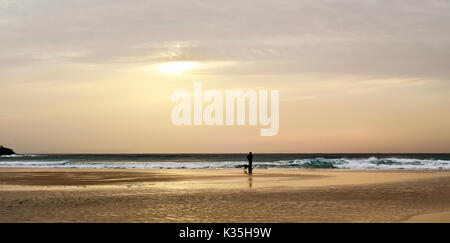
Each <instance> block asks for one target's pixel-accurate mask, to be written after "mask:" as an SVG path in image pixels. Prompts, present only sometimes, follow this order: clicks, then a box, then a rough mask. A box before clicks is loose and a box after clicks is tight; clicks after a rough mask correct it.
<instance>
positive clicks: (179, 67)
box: [156, 62, 199, 74]
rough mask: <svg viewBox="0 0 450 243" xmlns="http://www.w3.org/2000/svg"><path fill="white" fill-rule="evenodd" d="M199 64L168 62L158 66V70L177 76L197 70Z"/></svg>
mask: <svg viewBox="0 0 450 243" xmlns="http://www.w3.org/2000/svg"><path fill="white" fill-rule="evenodd" d="M198 66H199V64H198V63H197V62H166V63H161V64H159V65H157V66H156V67H157V69H158V70H159V71H160V72H161V73H164V74H177V73H184V72H187V71H191V70H193V69H195V68H197V67H198Z"/></svg>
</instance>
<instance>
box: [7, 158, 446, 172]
mask: <svg viewBox="0 0 450 243" xmlns="http://www.w3.org/2000/svg"><path fill="white" fill-rule="evenodd" d="M244 164H247V161H217V162H215V161H203V162H178V161H176V162H155V161H151V162H150V161H147V162H145V161H144V162H142V161H139V162H136V161H120V162H117V161H113V162H105V161H102V162H92V161H73V160H60V161H45V160H25V161H22V160H17V161H1V162H0V167H28V168H91V169H103V168H104V169H115V168H117V169H118V168H123V169H206V168H217V169H220V168H242V166H243V165H244ZM253 166H254V167H255V168H316V169H350V170H448V169H450V160H440V159H405V158H376V157H370V158H366V159H346V158H337V159H328V158H312V159H295V160H278V161H268V162H257V161H256V162H253Z"/></svg>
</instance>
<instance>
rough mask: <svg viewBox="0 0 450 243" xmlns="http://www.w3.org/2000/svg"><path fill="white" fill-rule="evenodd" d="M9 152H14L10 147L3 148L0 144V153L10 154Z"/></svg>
mask: <svg viewBox="0 0 450 243" xmlns="http://www.w3.org/2000/svg"><path fill="white" fill-rule="evenodd" d="M11 154H15V153H14V151H13V150H12V149H9V148H5V147H3V146H1V145H0V155H11Z"/></svg>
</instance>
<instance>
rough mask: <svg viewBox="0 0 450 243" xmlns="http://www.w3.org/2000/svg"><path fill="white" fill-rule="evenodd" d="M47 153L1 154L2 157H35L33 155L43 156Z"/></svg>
mask: <svg viewBox="0 0 450 243" xmlns="http://www.w3.org/2000/svg"><path fill="white" fill-rule="evenodd" d="M41 156H45V155H40V154H39V155H38V154H11V155H1V156H0V158H27V157H30V158H33V157H41Z"/></svg>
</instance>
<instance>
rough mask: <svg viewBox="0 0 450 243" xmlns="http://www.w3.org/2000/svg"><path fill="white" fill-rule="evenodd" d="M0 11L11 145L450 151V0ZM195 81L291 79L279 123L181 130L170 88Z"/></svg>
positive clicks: (51, 6) (0, 107) (222, 83)
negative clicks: (264, 131) (270, 127)
mask: <svg viewBox="0 0 450 243" xmlns="http://www.w3.org/2000/svg"><path fill="white" fill-rule="evenodd" d="M0 13H1V16H2V18H1V19H0V28H1V29H2V33H1V34H0V144H3V145H5V146H9V147H13V148H14V149H15V150H16V151H17V152H19V153H196V152H197V153H215V152H218V153H228V152H229V153H232V152H238V153H241V152H248V151H254V152H257V153H258V152H265V153H269V152H299V153H315V152H324V153H325V152H342V153H345V152H450V149H449V148H450V128H449V125H448V124H450V82H449V78H450V69H449V68H448V67H449V66H450V32H449V31H448V29H450V5H449V3H448V1H439V0H436V1H419V0H417V1H399V0H394V1H356V0H354V1H349V0H347V1H274V0H271V1H269V0H267V1H234V0H233V1H213V2H212V1H189V3H188V1H161V2H154V1H105V0H96V1H87V0H84V1H76V2H73V3H72V4H67V3H64V4H63V3H61V2H60V1H39V3H37V2H36V1H30V0H27V1H0ZM168 63H169V64H168ZM173 63H183V65H178V66H177V65H175V66H173ZM198 81H200V82H202V83H203V86H204V89H218V90H225V89H232V90H235V89H244V90H249V89H278V90H280V131H279V134H278V135H277V136H274V137H261V136H259V131H260V127H259V126H257V127H251V126H244V127H227V126H212V127H206V126H201V127H195V126H191V127H189V126H180V127H177V126H174V125H173V124H172V122H171V119H170V113H171V111H172V109H173V107H174V106H175V105H176V104H174V103H172V102H171V100H170V97H171V94H172V93H173V92H174V91H175V90H177V89H186V90H188V91H192V90H193V84H194V82H198Z"/></svg>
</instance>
